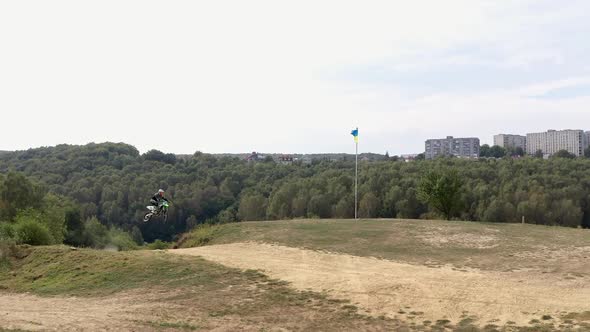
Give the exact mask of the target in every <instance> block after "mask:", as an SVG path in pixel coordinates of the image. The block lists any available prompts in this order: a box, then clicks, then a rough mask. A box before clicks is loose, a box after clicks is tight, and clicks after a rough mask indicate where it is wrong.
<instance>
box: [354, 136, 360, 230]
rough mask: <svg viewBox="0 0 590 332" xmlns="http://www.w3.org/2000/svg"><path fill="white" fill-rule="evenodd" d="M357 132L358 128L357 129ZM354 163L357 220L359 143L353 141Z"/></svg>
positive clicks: (356, 215) (355, 214) (355, 218)
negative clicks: (354, 148) (354, 147)
mask: <svg viewBox="0 0 590 332" xmlns="http://www.w3.org/2000/svg"><path fill="white" fill-rule="evenodd" d="M357 130H358V128H357ZM355 146H356V150H355V154H354V155H355V158H354V159H355V161H354V220H357V219H358V214H357V206H358V178H359V141H358V138H357V139H355Z"/></svg>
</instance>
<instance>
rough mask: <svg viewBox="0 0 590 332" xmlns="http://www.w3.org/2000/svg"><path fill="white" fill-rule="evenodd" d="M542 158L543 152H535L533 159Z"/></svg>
mask: <svg viewBox="0 0 590 332" xmlns="http://www.w3.org/2000/svg"><path fill="white" fill-rule="evenodd" d="M544 156H545V154H544V153H543V150H537V151H535V154H534V157H535V158H539V159H543V157H544Z"/></svg>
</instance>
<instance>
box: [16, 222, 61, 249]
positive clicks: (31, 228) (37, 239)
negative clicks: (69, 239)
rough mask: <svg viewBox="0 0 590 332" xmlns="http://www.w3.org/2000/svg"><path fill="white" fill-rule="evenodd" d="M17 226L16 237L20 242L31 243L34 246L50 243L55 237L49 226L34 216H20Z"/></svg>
mask: <svg viewBox="0 0 590 332" xmlns="http://www.w3.org/2000/svg"><path fill="white" fill-rule="evenodd" d="M19 219H20V220H19V221H18V222H17V224H16V226H15V235H16V236H15V238H16V241H17V242H18V243H25V244H30V245H33V246H39V245H49V244H52V243H53V238H52V237H51V234H50V233H49V229H47V226H45V225H43V224H41V223H40V222H38V221H37V220H35V219H33V218H19Z"/></svg>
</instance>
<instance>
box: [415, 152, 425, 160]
mask: <svg viewBox="0 0 590 332" xmlns="http://www.w3.org/2000/svg"><path fill="white" fill-rule="evenodd" d="M424 159H426V156H425V155H424V153H419V154H418V155H417V156H416V158H415V159H414V160H424Z"/></svg>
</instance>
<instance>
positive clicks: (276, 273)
mask: <svg viewBox="0 0 590 332" xmlns="http://www.w3.org/2000/svg"><path fill="white" fill-rule="evenodd" d="M168 252H169V253H172V254H181V255H197V256H202V257H203V258H205V259H208V260H212V261H216V262H219V263H221V264H224V265H226V266H230V267H237V268H241V269H259V270H262V271H263V272H264V273H266V274H267V275H269V276H270V277H272V278H277V279H282V280H286V281H289V282H291V283H292V285H293V286H294V287H296V288H297V289H301V290H313V291H328V293H329V294H331V295H333V296H335V297H338V298H346V299H350V300H351V301H352V302H353V303H357V304H358V305H359V306H360V307H361V308H363V309H364V310H366V311H367V312H368V313H370V314H371V315H387V316H390V317H395V318H400V319H407V320H415V321H417V322H421V321H423V320H427V319H428V320H432V321H436V320H438V319H449V320H451V321H452V322H454V323H457V322H459V321H460V320H461V319H463V318H465V317H467V316H475V317H477V319H478V323H479V324H481V325H485V324H487V323H488V322H494V323H496V324H502V323H506V322H509V321H512V322H516V323H517V324H519V325H526V324H527V323H528V322H529V321H530V320H531V319H539V318H540V316H541V315H551V316H552V317H559V316H560V314H561V313H564V312H584V311H589V310H590V301H589V300H588V299H590V282H589V280H588V279H587V278H574V279H564V278H561V277H560V276H559V275H556V274H543V275H540V274H539V273H538V272H526V271H520V272H490V271H479V270H474V269H469V270H467V269H463V270H460V271H459V270H456V269H453V268H452V267H442V268H431V267H425V266H417V265H410V264H402V263H397V262H393V261H387V260H379V259H375V258H369V257H356V256H350V255H343V254H334V253H325V252H318V251H313V250H305V249H298V248H290V247H284V246H277V245H269V244H258V243H235V244H226V245H215V246H206V247H199V248H188V249H177V250H170V251H168Z"/></svg>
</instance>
